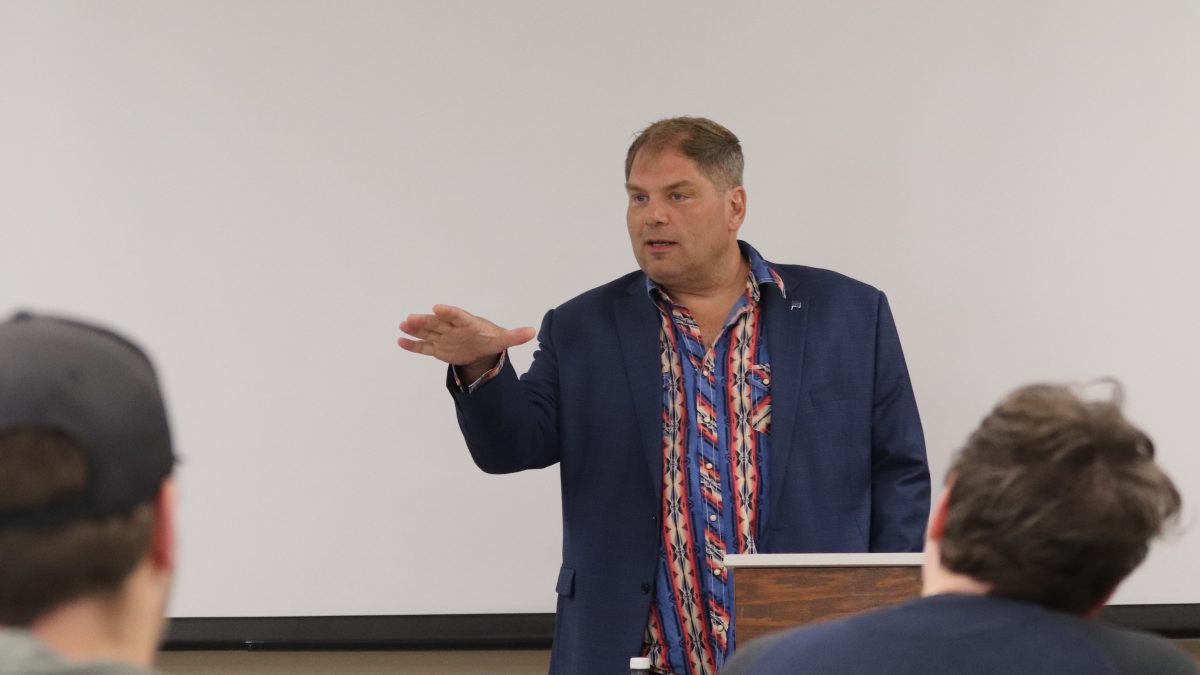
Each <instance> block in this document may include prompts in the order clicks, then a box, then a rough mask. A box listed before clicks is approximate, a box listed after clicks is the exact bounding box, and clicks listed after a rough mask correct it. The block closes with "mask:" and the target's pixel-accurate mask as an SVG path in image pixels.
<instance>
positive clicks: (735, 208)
mask: <svg viewBox="0 0 1200 675" xmlns="http://www.w3.org/2000/svg"><path fill="white" fill-rule="evenodd" d="M725 198H726V202H725V208H726V209H727V212H728V214H729V228H730V230H732V231H733V232H737V231H738V229H739V228H741V227H742V223H743V222H745V220H746V188H745V187H743V186H741V185H739V186H737V187H734V188H730V189H729V191H728V192H726V193H725Z"/></svg>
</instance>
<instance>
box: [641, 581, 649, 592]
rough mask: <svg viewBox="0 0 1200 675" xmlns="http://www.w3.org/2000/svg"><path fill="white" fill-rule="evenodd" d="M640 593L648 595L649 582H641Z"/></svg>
mask: <svg viewBox="0 0 1200 675" xmlns="http://www.w3.org/2000/svg"><path fill="white" fill-rule="evenodd" d="M642 595H650V584H648V583H646V582H644V581H643V582H642Z"/></svg>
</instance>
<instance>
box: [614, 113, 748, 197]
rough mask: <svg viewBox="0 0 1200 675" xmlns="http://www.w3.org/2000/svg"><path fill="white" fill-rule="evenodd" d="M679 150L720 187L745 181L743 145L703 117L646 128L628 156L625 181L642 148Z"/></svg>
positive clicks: (677, 119) (658, 150) (671, 121)
mask: <svg viewBox="0 0 1200 675" xmlns="http://www.w3.org/2000/svg"><path fill="white" fill-rule="evenodd" d="M642 150H645V151H646V152H648V153H651V154H657V153H659V152H662V151H664V150H679V151H680V152H681V153H683V155H684V156H685V157H687V158H688V159H690V160H692V161H693V162H695V163H696V166H697V167H698V168H699V169H700V172H701V173H703V174H704V175H705V177H707V178H708V179H709V180H710V181H712V182H713V184H714V185H716V186H717V188H718V189H720V190H728V189H729V188H732V187H737V186H739V185H741V184H742V169H743V167H744V166H745V159H744V158H743V157H742V144H741V142H740V141H738V137H737V136H734V135H733V132H732V131H730V130H728V129H726V128H725V127H723V126H721V125H720V124H717V123H716V122H714V121H712V120H710V119H706V118H704V117H672V118H670V119H665V120H659V121H657V122H655V123H654V124H651V125H650V126H648V127H646V128H645V129H643V130H642V131H641V133H639V134H638V135H637V138H635V139H634V140H633V144H632V145H630V146H629V152H628V153H626V155H625V180H629V172H630V171H632V170H633V159H634V157H636V156H637V154H638V152H639V151H642Z"/></svg>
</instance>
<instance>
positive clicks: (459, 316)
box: [433, 305, 475, 326]
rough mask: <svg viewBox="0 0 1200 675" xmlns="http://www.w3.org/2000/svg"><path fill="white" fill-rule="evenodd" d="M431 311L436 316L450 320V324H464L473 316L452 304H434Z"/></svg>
mask: <svg viewBox="0 0 1200 675" xmlns="http://www.w3.org/2000/svg"><path fill="white" fill-rule="evenodd" d="M433 313H434V314H436V315H437V318H439V319H441V320H443V321H448V322H450V325H452V326H464V325H466V324H467V323H468V322H470V320H471V319H473V318H475V317H474V315H472V314H471V313H470V312H468V311H467V310H465V309H462V308H459V307H455V306H454V305H434V306H433Z"/></svg>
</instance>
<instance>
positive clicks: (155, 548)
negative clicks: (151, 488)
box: [150, 476, 175, 570]
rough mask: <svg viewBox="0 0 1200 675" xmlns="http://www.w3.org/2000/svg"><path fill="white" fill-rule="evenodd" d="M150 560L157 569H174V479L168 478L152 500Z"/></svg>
mask: <svg viewBox="0 0 1200 675" xmlns="http://www.w3.org/2000/svg"><path fill="white" fill-rule="evenodd" d="M150 560H151V561H152V562H153V563H154V566H155V567H157V568H159V569H164V570H173V569H175V479H174V477H171V476H168V477H167V479H166V480H164V481H163V484H162V487H161V488H159V491H158V496H157V497H155V499H154V533H153V539H152V540H151V542H150Z"/></svg>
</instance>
